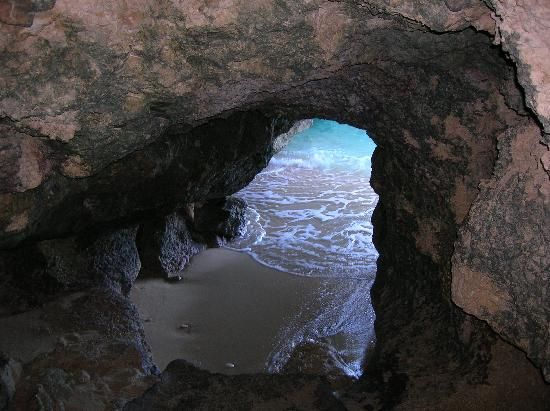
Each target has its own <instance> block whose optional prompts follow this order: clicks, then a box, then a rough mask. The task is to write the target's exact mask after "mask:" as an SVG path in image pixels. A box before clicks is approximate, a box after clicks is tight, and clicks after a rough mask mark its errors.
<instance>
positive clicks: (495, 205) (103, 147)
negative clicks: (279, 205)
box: [0, 0, 550, 409]
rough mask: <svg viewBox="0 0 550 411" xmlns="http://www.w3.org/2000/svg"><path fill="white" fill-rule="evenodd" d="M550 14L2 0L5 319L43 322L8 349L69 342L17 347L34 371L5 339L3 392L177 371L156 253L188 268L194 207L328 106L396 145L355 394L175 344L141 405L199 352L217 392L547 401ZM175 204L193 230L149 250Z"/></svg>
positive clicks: (375, 178) (239, 179)
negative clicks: (155, 334) (141, 296)
mask: <svg viewBox="0 0 550 411" xmlns="http://www.w3.org/2000/svg"><path fill="white" fill-rule="evenodd" d="M549 17H550V5H548V4H547V3H546V2H544V1H541V0H525V1H523V2H516V1H512V0H486V1H482V0H460V1H447V0H445V1H438V0H397V1H387V0H342V1H328V0H312V1H311V0H309V1H306V0H300V1H290V0H249V1H245V0H220V1H207V0H192V1H185V2H177V1H172V0H162V1H157V0H154V1H153V0H139V1H137V2H132V3H131V4H130V3H127V2H112V1H107V0H99V1H97V0H95V1H91V0H78V1H67V0H57V1H54V0H51V1H47V0H43V1H38V0H0V56H1V58H0V249H1V251H0V295H1V296H2V303H1V304H0V305H1V307H0V314H1V315H2V318H0V330H2V334H3V335H7V331H5V330H13V329H18V326H16V325H13V324H21V322H15V323H12V322H11V321H16V320H17V318H19V317H17V316H27V317H28V318H31V319H33V320H32V321H30V320H27V317H20V318H19V320H20V321H23V323H27V324H31V325H32V324H37V325H36V327H35V326H34V325H32V326H31V325H29V327H30V328H29V329H28V330H26V331H25V330H23V331H22V332H23V334H14V336H13V337H11V338H4V337H2V338H0V340H2V341H1V343H0V351H5V352H6V355H7V357H8V358H13V357H14V356H15V354H16V353H17V352H18V351H17V349H16V348H18V347H14V344H13V342H14V341H15V340H16V339H21V340H25V341H27V340H28V341H34V340H39V339H41V338H42V337H43V336H46V335H48V336H50V337H51V340H52V341H53V342H52V343H51V344H50V343H48V344H45V345H41V346H40V347H39V349H38V348H36V349H35V350H34V351H33V350H30V351H33V352H35V353H39V355H38V356H35V357H33V356H30V355H29V356H24V355H22V354H20V355H19V358H15V359H16V360H21V361H23V363H24V366H23V369H22V371H21V372H22V377H21V378H20V379H19V380H18V381H19V382H15V381H13V379H12V382H9V383H8V384H7V385H6V383H5V382H4V380H5V379H7V380H9V378H12V377H9V378H8V377H6V378H4V374H5V373H6V372H7V371H6V368H5V367H6V365H5V363H6V361H7V360H6V361H4V360H2V361H3V362H2V363H1V364H0V366H2V367H3V368H2V371H1V372H2V385H1V386H0V406H1V405H3V404H2V401H4V402H5V401H6V398H11V404H13V405H10V407H12V409H27V408H33V407H34V406H38V405H37V404H38V403H40V404H42V406H43V407H45V408H46V409H48V407H50V409H54V408H55V407H58V406H59V407H61V406H64V407H65V408H66V409H68V408H70V407H71V406H75V404H79V403H82V401H86V402H88V403H90V404H94V405H95V406H96V408H97V409H102V408H108V407H111V408H120V407H122V406H123V405H124V403H125V402H126V401H129V400H131V399H132V398H135V397H139V396H140V395H141V394H142V393H143V391H144V390H145V389H146V388H147V387H148V386H150V385H151V384H152V383H153V382H155V381H157V379H158V377H157V376H156V375H157V370H156V369H155V367H154V366H153V364H152V362H151V359H150V354H149V351H148V347H147V344H146V343H145V341H144V340H143V333H142V331H141V325H140V323H139V318H138V316H137V313H136V312H135V310H134V309H133V308H132V307H131V306H130V305H129V302H128V300H127V299H126V297H125V294H126V293H127V292H128V290H129V288H130V287H131V285H132V282H133V281H134V280H135V277H136V276H137V274H138V271H139V270H140V266H141V262H140V259H141V260H142V261H143V263H144V264H146V265H147V264H152V263H151V261H161V262H162V264H164V267H165V268H164V270H165V271H166V272H167V273H168V272H170V273H172V272H178V271H179V270H180V269H181V268H183V266H184V265H185V264H184V263H185V262H184V261H176V260H174V259H172V258H171V255H172V254H171V251H170V250H179V248H178V247H180V246H182V247H184V248H185V244H188V245H190V244H191V240H189V239H187V240H189V241H188V243H185V241H187V240H185V238H184V237H185V236H184V235H183V234H182V233H183V232H184V230H183V228H182V227H183V225H182V224H184V223H185V224H189V222H188V221H187V220H185V217H181V219H177V218H176V217H174V216H176V214H174V213H176V212H177V213H180V216H181V215H185V212H183V211H182V210H186V209H189V205H190V204H197V205H202V204H212V203H214V204H217V203H218V202H219V201H220V199H224V198H225V197H226V196H229V195H231V194H232V193H234V192H236V191H238V190H239V189H240V188H241V187H243V186H245V185H246V184H247V183H248V182H249V181H251V179H252V178H253V177H254V175H255V174H256V173H258V172H259V171H260V170H261V169H262V168H263V167H264V166H265V165H266V164H267V161H268V160H269V158H270V156H271V155H272V153H273V150H274V147H273V144H274V140H275V138H276V137H277V136H278V135H280V134H281V133H284V132H286V131H288V130H289V128H290V126H291V125H292V124H293V123H294V122H295V121H296V120H299V119H305V118H314V117H323V118H329V119H333V120H337V121H340V122H344V123H349V124H352V125H355V126H358V127H361V128H364V129H365V130H367V131H368V133H369V135H370V136H371V137H372V138H373V139H374V140H375V142H376V143H377V146H378V148H377V150H376V152H375V155H374V158H373V173H372V184H373V187H374V188H375V190H376V191H377V193H378V194H379V196H380V201H379V204H378V206H377V209H376V211H375V215H374V217H373V221H374V226H375V239H374V240H375V244H376V247H377V249H378V251H379V253H380V258H379V261H378V273H377V279H376V282H375V285H374V287H373V290H372V297H373V304H374V308H375V310H376V315H377V321H376V334H377V345H376V349H375V352H374V354H373V357H372V359H371V365H370V366H369V368H368V370H367V372H366V373H365V375H364V376H363V378H362V379H361V380H360V381H359V382H358V383H357V384H355V385H354V386H353V387H352V388H349V389H348V390H347V391H346V392H343V393H340V394H339V395H340V399H338V400H336V399H333V398H332V397H331V395H332V394H330V391H329V390H325V389H324V388H323V389H321V388H316V387H320V386H322V385H323V384H324V382H322V381H321V380H322V378H321V377H312V376H310V377H304V376H297V377H296V376H295V377H292V376H277V377H273V379H277V380H278V379H281V380H280V381H279V382H280V384H281V385H280V386H279V385H276V384H279V382H277V383H275V382H273V381H272V379H271V377H269V378H267V377H266V378H265V379H262V378H263V377H262V378H260V379H258V380H256V379H255V378H248V377H243V378H242V379H241V380H233V379H231V378H229V379H224V378H222V377H218V376H208V375H206V374H201V372H199V371H197V370H193V369H192V367H190V366H189V365H188V364H186V363H182V362H176V363H174V364H173V365H171V366H170V367H169V368H168V369H167V370H166V372H165V373H164V374H162V376H161V377H160V382H159V384H160V385H157V386H155V388H153V389H152V390H151V391H150V392H148V393H147V394H145V396H143V397H142V398H141V399H139V398H138V399H135V400H134V401H133V402H132V403H131V405H129V406H128V408H129V409H145V408H144V407H149V406H150V407H153V406H154V404H155V403H158V404H159V405H158V407H162V405H161V404H164V402H163V401H169V398H168V399H166V398H160V397H159V396H158V395H157V394H158V393H159V392H161V391H162V392H163V393H167V392H174V395H176V392H177V393H178V394H177V395H184V394H182V393H181V392H179V391H181V390H182V389H184V390H187V388H186V387H187V386H186V385H185V384H184V382H182V385H181V386H180V385H177V384H176V385H174V382H173V380H171V377H170V376H171V375H180V374H181V375H183V376H185V375H188V374H189V375H194V373H198V374H197V375H199V374H200V378H201V379H202V380H203V381H204V384H205V386H208V387H214V388H215V387H223V389H221V388H220V389H218V390H217V391H216V389H212V390H210V388H209V390H207V391H206V392H207V393H209V394H206V393H205V394H204V395H202V394H201V395H198V396H197V393H196V392H194V393H192V392H189V396H188V397H186V399H185V401H191V402H190V403H185V402H183V403H185V404H187V405H188V404H194V406H196V407H200V406H208V405H212V404H217V401H218V400H219V398H218V399H216V396H220V395H224V396H229V397H231V396H232V395H233V394H234V393H235V390H237V389H238V388H237V387H244V388H240V389H242V390H244V392H245V394H246V395H248V394H249V393H256V394H257V393H258V392H260V393H262V392H264V391H263V389H264V388H263V387H265V386H266V385H271V384H274V386H273V387H275V385H276V386H277V387H281V389H280V390H279V391H277V390H278V388H273V387H272V388H273V390H271V389H270V391H269V393H268V394H269V395H270V396H273V398H275V397H277V396H278V395H282V394H281V393H282V392H283V391H285V392H287V393H288V395H290V397H292V398H296V397H295V396H298V397H299V396H300V395H302V394H303V395H305V394H304V393H306V392H307V393H309V394H311V393H312V392H314V395H313V394H312V395H309V396H305V397H304V398H306V397H307V398H308V400H307V401H309V402H308V404H310V406H311V407H315V405H311V404H317V403H316V401H319V398H320V397H319V396H321V397H322V398H324V400H323V401H326V402H325V404H331V401H334V402H333V404H335V405H334V407H339V406H341V404H344V405H342V406H346V407H348V408H353V407H355V406H358V404H360V405H362V406H366V405H370V406H371V407H372V408H374V409H376V408H385V409H388V408H398V409H414V408H417V409H418V408H420V409H422V408H423V409H467V408H468V407H469V409H476V408H477V407H479V404H483V406H484V407H485V408H486V409H491V408H492V409H505V408H506V407H509V409H521V408H525V407H527V408H529V409H544V407H545V406H546V405H545V404H548V403H549V402H550V399H549V395H550V394H549V392H548V386H547V385H545V383H544V381H543V378H542V377H540V376H539V372H540V371H542V373H543V375H544V379H546V382H550V345H549V342H550V335H549V330H550V328H549V323H550V305H549V296H550V278H549V275H550V274H549V273H550V271H549V267H550V241H549V239H550V231H549V230H550V224H549V215H550V151H549V146H550V90H549V87H550V86H549V84H550V82H549V81H548V79H549V78H550V77H549V76H550V64H549V63H548V61H550V59H549V58H550V44H549V42H550V40H549V39H550V28H549V27H548V24H547V21H548V18H549ZM170 216H172V217H170ZM187 218H188V216H187ZM176 220H177V221H178V222H177V224H176V223H174V222H175V221H176ZM151 222H154V223H151ZM218 222H219V223H220V224H221V226H220V225H219V224H215V226H216V227H217V228H220V229H221V230H222V232H224V230H225V229H231V230H233V228H234V227H233V228H232V225H231V224H229V225H226V226H224V223H223V219H222V220H220V221H218ZM180 223H181V224H180ZM197 223H198V221H197ZM151 224H152V225H151ZM198 225H199V226H201V225H203V224H198ZM203 226H204V225H203ZM166 227H176V228H177V229H176V230H175V231H174V233H179V234H177V235H175V236H172V237H170V244H171V246H169V247H168V248H166V247H165V248H164V250H165V251H166V250H168V251H167V252H166V253H165V254H163V255H164V257H162V258H161V259H160V260H158V257H159V256H160V255H161V254H162V253H161V252H160V250H163V246H162V244H164V243H162V241H161V240H159V241H157V244H156V246H155V247H156V248H155V247H153V249H154V250H159V251H151V249H149V251H147V252H144V251H143V249H144V248H143V247H142V245H140V244H139V232H140V231H139V230H149V231H150V232H154V233H161V234H162V233H167V232H168V231H169V230H168V231H167V229H166ZM178 227H179V228H178ZM198 231H200V229H197V232H198ZM203 232H212V230H211V229H206V228H205V229H203ZM161 234H159V236H158V239H162V238H166V235H165V234H162V235H161ZM223 235H224V234H222V236H223ZM136 236H137V237H138V245H139V247H138V246H136V241H135V239H136ZM163 236H164V237H163ZM207 237H208V236H207ZM210 237H211V236H210ZM182 239H184V240H185V241H183V240H182ZM180 240H181V241H183V242H181V241H180ZM171 247H172V248H171ZM174 247H175V248H174ZM145 248H147V247H145ZM191 248H192V247H191ZM140 250H141V251H142V252H141V255H140V253H139V252H140ZM151 253H152V254H151ZM178 253H179V251H178ZM191 253H192V252H191ZM157 254H158V255H157ZM147 255H149V257H147ZM151 255H152V257H151ZM155 259H156V260H155ZM162 264H161V265H162ZM16 314H17V315H16ZM16 317H17V318H16ZM21 318H23V320H22V319H21ZM10 324H12V325H11V326H10ZM10 327H11V328H10ZM33 327H34V328H33ZM25 333H26V334H25ZM74 333H76V335H77V336H76V337H75V336H74V335H73V334H74ZM68 335H69V336H70V335H73V337H70V338H68V337H67V336H68ZM41 336H42V337H41ZM61 338H63V339H62V340H60V341H61V342H60V343H56V342H55V341H56V339H57V340H59V339H61ZM4 340H5V341H4ZM48 341H49V339H48ZM33 344H34V343H33ZM31 345H32V344H31ZM90 347H95V349H93V350H92V349H91V348H90ZM19 348H20V347H19ZM523 353H525V354H526V355H527V356H528V358H529V359H530V361H531V362H532V364H533V365H531V363H529V362H528V361H527V360H526V359H525V357H524V354H523ZM2 364H4V365H2ZM535 367H536V368H535ZM119 373H121V374H120V375H119ZM6 375H7V374H6ZM289 378H297V379H296V380H295V381H299V382H300V383H299V384H297V385H292V382H291V381H292V380H288V379H289ZM202 380H201V381H202ZM289 381H290V382H289ZM12 383H14V384H15V393H13V390H12V388H10V387H11V386H10V385H9V384H12ZM319 384H320V385H319ZM6 387H7V388H6ZM98 387H99V388H98ZM162 387H170V389H168V388H167V389H166V390H164V391H163V390H162ZM285 387H286V388H285ZM290 387H291V388H290ZM302 388H303V389H302ZM295 389H296V390H297V391H296V392H294V391H292V390H295ZM171 390H173V391H171ZM287 390H289V391H287ZM291 391H292V392H291ZM230 394H231V395H230ZM268 394H265V395H268ZM208 395H210V397H209V396H208ZM250 395H252V394H250ZM327 396H328V397H327ZM290 397H289V398H290ZM329 397H330V398H331V399H330V400H329V399H327V398H329ZM231 398H233V397H231ZM251 398H252V397H251ZM270 398H271V397H270ZM281 398H282V397H281ZM292 398H291V399H288V398H287V399H286V400H283V399H281V402H274V403H269V404H280V405H281V406H283V405H285V406H296V404H297V403H296V402H295V401H296V400H295V399H292ZM264 400H265V398H264ZM37 401H38V403H37ZM157 401H158V402H157ZM182 401H183V400H182ZM254 401H255V400H253V399H251V400H250V401H249V402H248V403H247V404H248V406H249V408H250V407H251V406H252V405H251V404H254ZM293 401H294V402H293ZM304 401H306V400H305V399H304ZM56 404H57V405H56ZM59 404H63V405H59ZM140 407H141V408H140ZM518 407H519V408H518ZM147 409H150V408H147ZM334 409H337V408H334Z"/></svg>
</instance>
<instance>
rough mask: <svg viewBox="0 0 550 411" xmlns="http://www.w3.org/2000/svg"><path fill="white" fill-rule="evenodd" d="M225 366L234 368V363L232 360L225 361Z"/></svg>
mask: <svg viewBox="0 0 550 411" xmlns="http://www.w3.org/2000/svg"><path fill="white" fill-rule="evenodd" d="M225 366H226V367H227V368H235V364H233V363H232V362H226V363H225Z"/></svg>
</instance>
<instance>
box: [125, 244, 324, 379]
mask: <svg viewBox="0 0 550 411" xmlns="http://www.w3.org/2000/svg"><path fill="white" fill-rule="evenodd" d="M324 283H326V280H321V279H318V278H306V277H298V276H294V275H290V274H287V273H284V272H280V271H277V270H273V269H270V268H268V267H265V266H263V265H261V264H259V263H257V262H256V261H254V260H253V259H252V258H251V257H250V256H248V255H247V254H243V253H239V252H235V251H231V250H227V249H223V248H220V249H208V250H205V251H204V252H202V253H201V254H199V255H197V256H195V257H194V258H193V260H192V262H191V265H190V267H189V268H188V269H187V271H186V272H185V275H184V277H183V279H182V280H181V281H179V282H176V283H170V282H166V281H164V280H162V279H143V280H139V279H138V281H137V282H136V284H135V285H134V287H133V289H132V293H131V299H132V301H133V302H134V304H136V306H137V307H138V310H139V312H140V315H141V317H142V319H143V320H144V327H145V333H146V336H147V340H148V342H149V344H150V345H151V347H152V351H153V356H154V359H155V361H156V363H157V365H158V366H159V367H160V368H161V369H164V368H165V367H166V365H167V364H168V363H169V362H170V361H172V360H173V359H176V358H183V359H186V360H188V361H190V362H191V363H193V364H195V365H197V366H199V367H201V368H204V369H207V370H209V371H213V372H221V373H226V374H239V373H254V372H265V367H266V359H267V358H268V356H269V354H270V352H271V351H272V349H273V347H274V343H275V342H276V341H277V338H278V336H279V334H280V331H281V330H282V329H284V327H285V326H286V325H287V324H288V323H289V322H290V321H291V320H292V319H294V318H295V317H296V315H297V314H298V313H303V312H304V302H307V304H312V303H313V304H315V301H317V300H318V298H317V297H316V296H317V295H318V294H319V292H320V290H321V289H322V288H323V284H324ZM309 309H310V311H311V312H312V313H313V312H315V311H317V310H316V307H309ZM228 363H231V364H234V365H235V367H234V368H231V367H229V366H228V365H227V364H228Z"/></svg>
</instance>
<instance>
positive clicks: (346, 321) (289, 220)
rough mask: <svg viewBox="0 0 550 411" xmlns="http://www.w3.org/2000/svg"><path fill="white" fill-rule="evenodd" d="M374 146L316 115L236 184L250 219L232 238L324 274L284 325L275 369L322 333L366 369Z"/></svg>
mask: <svg viewBox="0 0 550 411" xmlns="http://www.w3.org/2000/svg"><path fill="white" fill-rule="evenodd" d="M374 149H375V144H374V143H373V141H372V140H371V139H370V138H369V137H368V135H367V133H366V132H365V131H363V130H360V129H357V128H354V127H351V126H348V125H342V124H339V123H336V122H334V121H328V120H319V119H315V120H314V121H313V124H312V127H311V128H309V129H307V130H305V131H303V132H301V133H298V134H296V135H295V136H294V137H293V139H292V140H291V142H290V143H289V144H288V145H287V146H286V147H285V148H284V149H283V150H282V151H281V152H279V153H278V154H277V155H276V156H274V157H273V159H272V160H271V161H270V163H269V165H268V166H267V167H266V169H265V170H263V171H262V172H261V173H260V174H259V175H257V176H256V178H255V179H254V180H253V181H252V183H251V184H250V185H249V186H247V187H246V188H245V189H243V190H241V191H240V192H238V193H237V194H236V195H237V196H239V197H241V198H243V199H245V200H246V201H247V203H248V205H249V208H248V211H247V226H246V231H245V233H244V234H243V236H242V237H241V238H239V239H237V240H235V241H234V242H232V243H231V244H229V245H228V247H229V248H232V249H235V250H239V251H242V252H246V253H248V254H250V255H251V256H252V257H253V258H254V259H255V260H257V261H258V262H260V263H261V264H264V265H267V266H269V267H272V268H276V269H278V270H280V271H284V272H287V273H291V274H294V275H300V276H306V277H318V278H323V279H326V281H324V282H323V284H324V285H323V287H322V289H320V290H319V292H318V293H317V295H316V296H315V297H314V298H315V301H304V303H303V307H302V309H301V310H300V312H298V313H297V314H296V316H295V317H294V318H292V319H289V321H288V327H286V328H285V329H284V330H281V333H280V336H279V338H278V341H277V342H276V343H275V344H274V348H273V352H272V353H271V355H270V358H269V359H268V360H267V362H266V363H267V364H266V366H267V369H268V370H269V371H277V370H278V369H280V368H281V366H282V365H283V364H284V362H285V361H286V359H287V358H288V356H289V354H290V352H291V351H292V349H293V347H294V346H295V345H297V344H299V343H300V342H302V341H321V340H322V341H325V342H329V343H330V344H332V346H333V347H334V348H336V349H337V351H338V352H339V354H340V355H341V357H342V359H343V361H344V363H345V364H347V365H346V367H345V368H346V369H345V372H346V373H347V374H349V375H355V376H357V375H359V374H360V373H361V370H362V362H363V357H364V354H365V347H366V346H368V345H370V344H371V343H372V341H373V339H374V331H373V323H374V311H373V309H372V306H371V301H370V288H371V286H372V282H373V281H374V276H375V274H376V259H377V257H378V253H377V252H376V250H375V248H374V246H373V244H372V224H371V217H372V212H373V210H374V207H375V206H376V202H377V200H378V197H377V195H376V194H375V193H374V191H373V190H372V188H371V187H370V183H369V179H370V172H371V157H372V153H373V151H374Z"/></svg>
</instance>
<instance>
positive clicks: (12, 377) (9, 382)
mask: <svg viewBox="0 0 550 411" xmlns="http://www.w3.org/2000/svg"><path fill="white" fill-rule="evenodd" d="M20 374H21V365H20V364H19V363H17V362H16V361H14V360H12V359H10V358H7V357H5V356H4V355H3V354H2V353H1V352H0V410H4V409H6V408H7V406H8V402H9V401H10V400H11V399H12V397H13V395H14V394H15V384H16V382H17V380H18V379H19V376H20Z"/></svg>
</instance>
